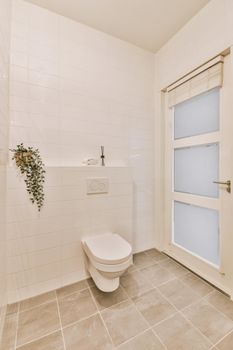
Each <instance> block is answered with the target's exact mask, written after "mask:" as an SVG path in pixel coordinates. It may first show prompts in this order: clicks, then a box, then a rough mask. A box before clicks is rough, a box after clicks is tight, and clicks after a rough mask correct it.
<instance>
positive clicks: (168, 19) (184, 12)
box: [27, 0, 210, 52]
mask: <svg viewBox="0 0 233 350" xmlns="http://www.w3.org/2000/svg"><path fill="white" fill-rule="evenodd" d="M27 1H30V2H31V3H34V4H36V5H39V6H42V7H45V8H47V9H49V10H51V11H54V12H57V13H59V14H61V15H63V16H66V17H70V18H72V19H74V20H76V21H78V22H81V23H84V24H86V25H88V26H90V27H93V28H95V29H98V30H101V31H103V32H105V33H108V34H110V35H113V36H115V37H117V38H120V39H122V40H126V41H128V42H130V43H132V44H135V45H137V46H140V47H142V48H144V49H147V50H149V51H152V52H156V51H157V50H159V49H160V48H161V47H162V46H163V45H164V44H165V43H166V42H167V41H168V40H169V39H170V38H171V37H172V36H173V35H174V34H175V33H176V32H177V31H178V30H179V29H180V28H181V27H182V26H183V25H184V24H185V23H187V22H188V21H189V20H190V19H191V18H192V17H193V16H194V15H195V14H196V13H197V12H198V11H199V10H200V9H201V8H202V7H204V6H205V5H206V4H207V3H208V2H209V1H210V0H27Z"/></svg>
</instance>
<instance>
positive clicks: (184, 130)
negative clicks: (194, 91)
mask: <svg viewBox="0 0 233 350" xmlns="http://www.w3.org/2000/svg"><path fill="white" fill-rule="evenodd" d="M218 129H219V88H216V89H213V90H210V91H207V92H205V93H203V94H200V95H198V96H195V97H193V98H190V99H189V100H187V101H185V102H182V103H179V104H178V105H176V106H175V107H174V137H175V139H178V138H182V137H188V136H194V135H200V134H205V133H208V132H213V131H217V130H218Z"/></svg>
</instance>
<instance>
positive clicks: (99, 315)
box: [89, 287, 119, 347]
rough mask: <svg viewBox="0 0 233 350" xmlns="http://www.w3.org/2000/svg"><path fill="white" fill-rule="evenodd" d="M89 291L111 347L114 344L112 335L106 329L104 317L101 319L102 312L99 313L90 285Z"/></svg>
mask: <svg viewBox="0 0 233 350" xmlns="http://www.w3.org/2000/svg"><path fill="white" fill-rule="evenodd" d="M89 291H90V294H91V297H92V300H93V302H94V304H95V306H96V308H97V310H98V313H97V314H99V316H100V319H101V320H102V323H103V325H104V328H105V330H106V332H107V334H108V336H109V339H110V341H111V343H112V345H113V347H115V345H114V343H113V339H112V337H111V335H110V333H109V330H108V328H107V325H106V323H105V321H104V319H103V316H102V314H101V312H100V310H99V308H98V305H97V302H96V300H95V297H94V295H93V294H92V291H91V288H90V287H89ZM118 304H119V303H118Z"/></svg>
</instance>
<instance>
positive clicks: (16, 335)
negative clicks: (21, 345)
mask: <svg viewBox="0 0 233 350" xmlns="http://www.w3.org/2000/svg"><path fill="white" fill-rule="evenodd" d="M16 318H17V319H16V330H15V346H14V349H15V350H16V348H17V342H18V328H19V303H18V309H17V316H16Z"/></svg>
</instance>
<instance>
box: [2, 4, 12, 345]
mask: <svg viewBox="0 0 233 350" xmlns="http://www.w3.org/2000/svg"><path fill="white" fill-rule="evenodd" d="M10 5H11V1H9V0H0V338H1V332H2V325H3V322H4V317H5V305H6V302H7V298H6V273H7V271H6V257H5V250H6V227H5V214H6V213H5V208H6V159H7V143H8V122H9V121H8V97H9V94H8V70H9V43H10Z"/></svg>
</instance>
